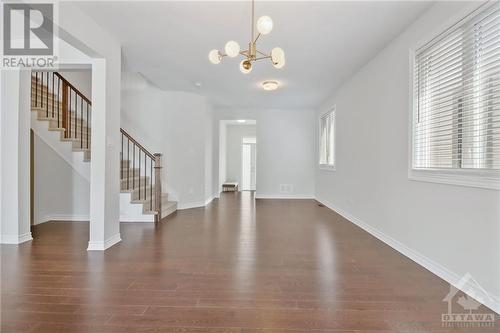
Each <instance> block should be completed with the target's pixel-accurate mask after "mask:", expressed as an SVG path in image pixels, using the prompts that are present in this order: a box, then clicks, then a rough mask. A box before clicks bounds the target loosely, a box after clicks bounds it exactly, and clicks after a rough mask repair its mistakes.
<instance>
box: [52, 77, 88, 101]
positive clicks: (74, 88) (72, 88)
mask: <svg viewBox="0 0 500 333" xmlns="http://www.w3.org/2000/svg"><path fill="white" fill-rule="evenodd" d="M54 74H55V75H56V76H57V77H58V78H60V79H61V80H62V81H63V82H64V83H66V84H67V85H68V86H69V87H70V88H71V90H73V91H74V92H75V93H76V94H78V96H80V97H81V98H82V99H83V100H84V101H86V102H87V103H89V104H90V105H92V101H91V100H90V99H88V98H87V97H86V96H85V95H84V94H83V93H82V92H81V91H80V90H78V88H76V87H75V86H74V85H72V84H71V83H70V82H69V81H68V80H66V79H65V78H64V77H63V76H62V75H61V74H59V73H58V72H54Z"/></svg>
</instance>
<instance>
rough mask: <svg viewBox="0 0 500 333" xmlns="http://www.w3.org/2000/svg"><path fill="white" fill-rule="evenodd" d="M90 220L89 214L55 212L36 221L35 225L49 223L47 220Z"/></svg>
mask: <svg viewBox="0 0 500 333" xmlns="http://www.w3.org/2000/svg"><path fill="white" fill-rule="evenodd" d="M51 221H55V222H88V221H90V216H89V215H65V214H54V215H46V216H44V217H41V218H39V219H38V220H37V221H35V225H38V224H42V223H47V222H51Z"/></svg>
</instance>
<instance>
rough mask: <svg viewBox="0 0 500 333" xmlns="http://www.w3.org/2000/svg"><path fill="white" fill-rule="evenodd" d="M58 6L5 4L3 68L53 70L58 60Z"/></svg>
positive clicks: (49, 4) (3, 9) (46, 4)
mask: <svg viewBox="0 0 500 333" xmlns="http://www.w3.org/2000/svg"><path fill="white" fill-rule="evenodd" d="M54 7H55V4H54V3H47V2H45V3H39V2H33V3H18V2H16V3H11V2H5V3H3V6H2V11H3V15H2V17H3V43H2V46H3V59H2V67H22V66H24V67H50V66H52V65H53V60H54V57H53V56H54V45H55V43H54V27H55V24H54V18H55V15H54Z"/></svg>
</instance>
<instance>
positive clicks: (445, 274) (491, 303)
mask: <svg viewBox="0 0 500 333" xmlns="http://www.w3.org/2000/svg"><path fill="white" fill-rule="evenodd" d="M316 201H318V202H320V203H322V204H323V205H325V206H326V207H328V208H329V209H331V210H332V211H334V212H335V213H337V214H339V215H340V216H342V217H343V218H345V219H346V220H347V221H349V222H351V223H353V224H355V225H357V226H358V227H360V228H361V229H363V230H365V231H366V232H368V233H369V234H370V235H372V236H374V237H375V238H377V239H379V240H380V241H382V242H384V243H385V244H387V245H389V246H390V247H392V248H393V249H394V250H396V251H398V252H399V253H401V254H402V255H404V256H406V257H407V258H409V259H411V260H413V261H414V262H415V263H417V264H419V265H420V266H422V267H424V268H425V269H427V270H428V271H430V272H431V273H433V274H435V275H437V276H439V277H440V278H441V279H443V280H445V281H446V282H448V283H449V284H451V285H453V286H455V287H457V288H459V289H460V290H462V291H463V292H465V293H467V294H469V295H470V296H471V297H474V298H480V299H482V300H484V305H486V306H487V307H489V308H490V309H492V310H493V311H495V312H497V313H498V314H500V297H499V296H497V295H493V294H491V293H487V294H485V291H484V290H482V288H478V286H477V285H474V284H468V285H467V286H460V285H459V282H460V281H461V280H462V277H461V276H460V275H459V274H457V273H455V272H453V271H451V270H449V269H448V268H446V267H444V266H443V265H441V264H439V263H437V262H436V261H434V260H432V259H430V258H428V257H426V256H424V255H423V254H421V253H420V252H418V251H416V250H414V249H411V248H409V247H408V246H406V245H404V244H403V243H401V242H400V241H398V240H397V239H394V238H392V237H391V236H389V235H387V234H385V233H384V232H382V231H380V230H378V229H376V228H374V227H372V226H370V225H369V224H368V223H366V222H364V221H362V220H360V219H359V218H357V217H355V216H354V215H352V214H350V213H348V212H346V211H345V210H343V209H341V208H339V207H337V206H336V205H334V204H333V203H331V202H328V201H326V200H322V199H319V198H316ZM443 296H444V295H443ZM478 296H479V297H478Z"/></svg>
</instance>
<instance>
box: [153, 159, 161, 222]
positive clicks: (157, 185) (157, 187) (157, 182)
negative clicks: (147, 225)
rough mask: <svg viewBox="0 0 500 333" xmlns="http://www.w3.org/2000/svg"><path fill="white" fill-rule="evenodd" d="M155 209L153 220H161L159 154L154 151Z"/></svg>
mask: <svg viewBox="0 0 500 333" xmlns="http://www.w3.org/2000/svg"><path fill="white" fill-rule="evenodd" d="M154 156H155V166H154V169H155V204H156V205H155V206H156V207H155V210H156V211H157V212H158V213H157V214H156V215H155V222H160V220H161V154H160V153H155V154H154Z"/></svg>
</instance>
